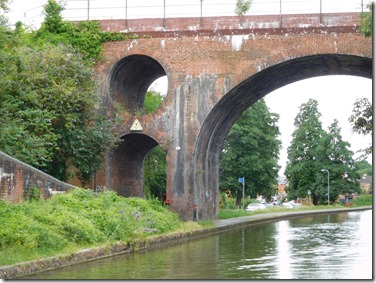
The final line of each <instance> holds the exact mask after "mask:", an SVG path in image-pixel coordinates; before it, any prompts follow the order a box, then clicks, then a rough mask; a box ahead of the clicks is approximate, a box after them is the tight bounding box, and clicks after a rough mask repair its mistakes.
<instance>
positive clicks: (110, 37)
mask: <svg viewBox="0 0 376 283" xmlns="http://www.w3.org/2000/svg"><path fill="white" fill-rule="evenodd" d="M63 11H64V6H63V4H62V3H61V2H56V0H48V2H47V4H46V5H44V13H45V19H44V22H43V23H42V25H41V27H40V29H39V30H38V31H36V32H35V33H33V34H32V38H31V40H32V41H33V43H37V44H41V45H43V44H44V43H45V42H49V43H52V44H55V45H57V44H61V43H64V44H66V45H71V46H73V47H74V48H75V49H76V50H77V51H78V52H80V53H81V54H82V55H83V56H84V58H85V63H86V64H89V65H91V66H93V65H94V64H95V62H96V61H97V60H98V59H100V56H101V54H102V51H103V46H102V43H103V42H106V41H116V40H124V39H126V37H125V36H124V35H122V34H120V33H114V32H103V31H101V30H100V24H99V22H97V21H80V22H79V23H72V22H67V21H64V20H63V18H62V16H61V13H62V12H63Z"/></svg>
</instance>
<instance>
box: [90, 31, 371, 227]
mask: <svg viewBox="0 0 376 283" xmlns="http://www.w3.org/2000/svg"><path fill="white" fill-rule="evenodd" d="M268 31H269V30H268ZM268 31H267V32H266V33H252V34H248V35H212V36H195V37H185V36H177V37H164V38H142V39H136V40H131V41H118V42H109V43H106V44H105V45H104V54H103V60H102V61H101V62H100V63H99V64H97V65H96V68H95V69H96V74H97V75H98V78H99V79H100V80H101V82H102V84H101V85H102V97H104V99H103V101H104V103H105V105H106V106H108V109H110V108H111V104H112V103H113V99H114V98H116V97H122V98H121V99H123V98H125V97H126V95H125V96H116V95H114V94H115V93H116V91H118V94H120V93H124V94H126V92H127V90H128V89H127V88H125V87H124V88H121V87H120V86H121V83H120V82H115V81H114V78H120V79H121V78H122V75H126V74H132V73H133V71H127V70H126V69H127V68H125V67H126V66H127V67H130V70H138V69H137V68H136V67H137V64H134V63H132V61H131V60H130V59H132V60H133V59H137V58H142V60H141V61H140V62H141V63H142V64H141V65H142V66H144V67H142V68H141V69H143V68H145V66H148V65H149V64H151V65H153V64H155V65H154V66H155V68H154V71H153V72H151V73H149V75H147V76H146V77H148V78H150V79H151V78H156V77H158V76H161V75H162V74H165V75H166V76H167V78H168V92H167V96H166V97H165V99H164V102H163V104H162V105H161V107H160V108H159V109H158V110H157V111H156V112H154V113H151V114H148V115H143V114H142V113H141V112H142V111H137V109H140V107H141V104H142V103H141V101H142V100H143V98H142V97H141V96H137V99H138V100H137V99H136V100H132V101H130V102H129V101H128V102H129V104H132V105H136V106H135V107H133V106H130V107H129V108H130V109H132V111H131V113H123V116H122V118H123V122H122V125H120V128H119V131H120V135H119V136H120V137H123V136H128V135H130V134H135V133H134V132H133V131H132V130H131V126H132V124H133V123H134V121H135V119H138V120H139V122H140V124H141V125H142V127H143V129H142V131H140V132H139V133H138V134H143V135H144V136H148V138H144V139H142V140H139V142H141V141H142V142H145V148H143V149H140V148H139V147H138V148H137V150H141V151H144V150H149V149H151V146H149V145H148V144H149V142H148V140H149V139H151V140H154V142H155V143H154V142H153V143H152V144H159V145H160V146H161V147H162V148H163V149H164V150H165V151H166V153H167V157H166V163H167V172H166V176H167V187H166V192H167V197H168V198H169V199H171V205H170V207H171V210H173V211H175V212H177V213H179V215H180V217H181V218H182V219H184V220H191V219H192V216H193V207H194V205H195V204H197V205H198V212H199V215H198V216H199V219H213V218H216V217H217V213H218V211H217V209H218V208H217V207H218V156H219V150H220V148H221V146H222V143H223V140H224V138H225V136H226V135H227V132H228V130H229V129H230V127H231V125H232V124H233V123H234V122H235V120H236V118H237V117H238V116H239V115H240V114H241V113H242V112H243V111H244V110H245V109H246V108H247V107H249V106H250V105H252V103H254V102H255V101H257V99H259V98H261V97H263V96H264V95H266V94H267V93H269V92H271V91H272V90H274V89H277V88H279V87H282V86H283V85H286V84H289V83H292V82H295V81H299V80H302V79H304V78H309V77H314V76H321V75H329V74H350V75H356V76H365V77H371V75H370V74H371V71H370V70H371V68H372V65H371V59H370V58H371V57H372V39H371V38H365V37H364V36H362V35H360V34H357V33H350V32H349V33H347V32H342V31H341V30H340V29H339V31H338V33H336V31H335V29H334V30H331V31H328V30H327V29H326V28H325V27H324V28H321V29H320V28H318V29H317V30H314V31H312V30H309V31H304V30H299V31H298V32H297V33H293V32H291V33H282V32H285V31H282V30H280V31H275V30H270V32H271V33H272V34H270V33H268ZM263 32H265V31H263ZM286 32H288V31H286ZM144 59H145V60H144ZM157 66H158V67H157ZM119 68H120V69H121V71H118V70H119ZM162 70H163V71H162ZM137 72H138V74H140V75H141V76H142V72H141V73H140V72H139V71H137ZM114 74H117V75H116V76H115V75H114ZM135 79H138V76H137V77H136V78H135ZM123 81H124V80H123ZM149 81H150V80H140V81H139V82H145V83H146V82H147V83H148V82H149ZM114 86H115V87H114ZM133 89H135V90H137V88H133ZM137 92H138V91H135V93H137ZM138 93H140V92H138ZM123 101H124V100H123ZM128 102H127V101H126V102H125V104H127V103H128ZM134 110H136V111H134ZM108 111H110V110H108ZM135 112H137V113H135ZM118 153H119V152H117V153H115V156H120V155H119V154H118ZM113 156H114V155H109V157H108V158H107V160H106V161H105V166H104V167H103V168H102V169H101V170H100V172H98V174H97V185H99V186H101V185H104V186H107V187H110V188H113V189H119V184H120V183H119V182H123V183H124V186H123V189H119V190H120V191H122V194H123V195H130V194H132V195H134V194H135V195H136V196H139V194H138V193H137V192H140V191H142V186H143V184H142V180H143V178H142V173H143V170H142V168H141V167H142V166H141V164H142V162H141V161H140V160H141V159H142V158H141V156H142V155H140V156H138V157H137V160H138V163H137V164H138V165H137V166H133V165H132V166H131V168H132V171H129V172H128V173H127V174H125V171H124V170H127V169H125V168H120V167H121V166H123V167H127V168H128V167H129V166H130V165H128V164H125V163H124V160H126V159H123V162H117V163H116V162H115V163H114V162H112V160H113V159H112V158H113ZM135 168H138V169H137V170H138V171H137V172H136V169H135ZM122 170H123V171H122ZM131 172H133V173H132V174H131ZM113 176H117V177H116V178H113ZM122 178H123V179H122ZM125 178H126V179H127V180H125ZM115 180H117V181H116V182H115ZM132 186H135V187H137V189H135V190H134V191H132V190H133V188H132Z"/></svg>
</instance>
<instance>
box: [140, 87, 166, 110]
mask: <svg viewBox="0 0 376 283" xmlns="http://www.w3.org/2000/svg"><path fill="white" fill-rule="evenodd" d="M162 102H163V96H162V95H161V94H160V93H159V92H156V91H154V90H151V91H148V92H146V96H145V103H144V104H145V113H146V114H149V113H152V112H154V111H155V110H157V109H158V108H159V106H161V104H162Z"/></svg>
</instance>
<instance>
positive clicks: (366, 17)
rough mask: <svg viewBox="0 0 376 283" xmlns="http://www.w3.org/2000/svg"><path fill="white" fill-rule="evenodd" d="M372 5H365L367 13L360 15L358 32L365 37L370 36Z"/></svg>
mask: <svg viewBox="0 0 376 283" xmlns="http://www.w3.org/2000/svg"><path fill="white" fill-rule="evenodd" d="M373 5H374V4H373V3H372V2H370V3H368V4H367V6H366V7H367V9H368V10H369V11H366V12H362V13H360V32H361V33H362V34H364V35H365V36H367V37H368V36H372V33H373V31H372V24H373V20H372V18H373Z"/></svg>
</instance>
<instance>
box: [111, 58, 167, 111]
mask: <svg viewBox="0 0 376 283" xmlns="http://www.w3.org/2000/svg"><path fill="white" fill-rule="evenodd" d="M163 76H166V72H165V70H164V68H163V67H162V65H161V64H160V63H159V62H158V61H157V60H155V59H153V58H152V57H149V56H146V55H143V54H133V55H129V56H126V57H124V58H122V59H121V60H119V61H118V62H117V63H116V64H115V66H114V67H113V68H112V71H111V74H110V96H111V98H112V100H113V101H116V102H118V103H121V104H122V105H123V106H125V107H126V109H127V110H128V111H129V112H130V113H132V114H133V115H136V114H139V115H140V114H145V110H144V101H145V95H146V92H147V90H148V88H149V87H150V85H151V84H152V83H153V82H154V81H155V80H156V79H158V78H160V77H163Z"/></svg>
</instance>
